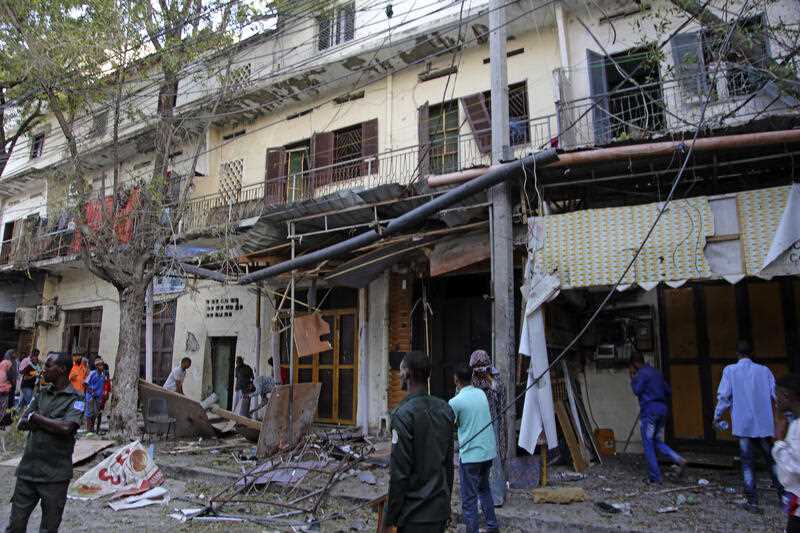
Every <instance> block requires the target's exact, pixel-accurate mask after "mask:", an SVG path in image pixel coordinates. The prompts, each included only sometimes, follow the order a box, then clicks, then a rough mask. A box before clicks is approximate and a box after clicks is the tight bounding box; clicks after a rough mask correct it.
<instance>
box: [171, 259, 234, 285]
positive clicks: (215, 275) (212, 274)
mask: <svg viewBox="0 0 800 533" xmlns="http://www.w3.org/2000/svg"><path fill="white" fill-rule="evenodd" d="M181 268H182V269H183V270H184V272H186V273H188V274H194V275H195V276H198V277H201V278H208V279H212V280H214V281H219V282H220V283H225V281H226V278H225V274H223V273H222V272H218V271H216V270H209V269H207V268H203V267H199V266H194V265H188V264H186V263H181Z"/></svg>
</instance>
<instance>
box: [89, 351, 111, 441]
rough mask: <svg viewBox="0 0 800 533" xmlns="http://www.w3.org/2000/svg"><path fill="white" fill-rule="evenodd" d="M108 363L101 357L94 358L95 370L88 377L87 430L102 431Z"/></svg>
mask: <svg viewBox="0 0 800 533" xmlns="http://www.w3.org/2000/svg"><path fill="white" fill-rule="evenodd" d="M105 367H106V364H105V362H104V361H103V359H101V358H100V357H98V358H96V359H95V360H94V370H92V371H91V372H90V373H89V376H88V377H87V378H86V388H85V389H84V396H85V399H86V413H85V415H86V430H87V431H94V432H95V433H100V424H101V422H102V418H103V393H104V391H105V386H106V379H107V378H106V374H105Z"/></svg>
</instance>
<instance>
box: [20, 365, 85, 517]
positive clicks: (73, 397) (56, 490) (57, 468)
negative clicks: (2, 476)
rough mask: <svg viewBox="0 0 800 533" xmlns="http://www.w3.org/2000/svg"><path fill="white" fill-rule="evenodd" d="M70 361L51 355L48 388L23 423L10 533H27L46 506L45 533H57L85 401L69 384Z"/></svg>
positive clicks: (46, 375) (27, 411)
mask: <svg viewBox="0 0 800 533" xmlns="http://www.w3.org/2000/svg"><path fill="white" fill-rule="evenodd" d="M71 367H72V361H71V359H70V356H69V355H67V354H51V355H50V356H49V357H48V358H47V361H46V362H45V365H44V371H43V377H44V379H45V381H46V382H47V385H43V386H41V387H40V388H39V392H38V393H37V394H36V395H35V396H34V397H33V400H32V401H31V403H30V405H28V408H27V409H25V412H24V413H23V414H22V417H21V418H20V421H19V424H18V426H17V427H18V428H19V429H20V430H22V431H28V438H27V441H26V442H25V451H24V453H23V455H22V459H21V460H20V463H19V466H18V467H17V473H16V475H17V484H16V486H15V487H14V495H13V496H12V498H11V515H10V516H9V519H8V527H7V528H6V533H25V530H26V529H27V526H28V518H29V517H30V515H31V513H32V512H33V509H34V508H35V507H36V504H37V503H38V502H39V501H40V500H41V502H42V521H41V524H40V526H39V531H41V532H55V531H58V528H59V526H60V525H61V515H62V514H63V512H64V504H65V503H66V501H67V487H68V486H69V482H70V480H71V479H72V452H73V449H74V447H75V432H76V431H77V430H78V427H79V426H80V422H81V418H82V417H83V409H84V405H83V398H82V397H81V395H80V394H78V392H77V391H75V389H74V388H73V387H72V386H71V385H70V382H69V372H70V369H71Z"/></svg>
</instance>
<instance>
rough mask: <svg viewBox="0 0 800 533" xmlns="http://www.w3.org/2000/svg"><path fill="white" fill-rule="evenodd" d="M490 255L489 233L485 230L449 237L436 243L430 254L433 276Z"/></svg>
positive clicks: (459, 268)
mask: <svg viewBox="0 0 800 533" xmlns="http://www.w3.org/2000/svg"><path fill="white" fill-rule="evenodd" d="M489 257H491V250H490V248H489V234H488V233H486V232H485V231H478V232H474V233H470V234H467V235H463V236H457V237H451V238H448V239H446V240H443V241H440V242H438V243H436V244H435V245H434V246H433V249H432V250H431V253H430V255H429V256H428V261H429V262H430V269H431V277H436V276H441V275H442V274H447V273H449V272H455V271H456V270H461V269H462V268H465V267H468V266H470V265H474V264H475V263H480V262H481V261H484V260H486V259H489Z"/></svg>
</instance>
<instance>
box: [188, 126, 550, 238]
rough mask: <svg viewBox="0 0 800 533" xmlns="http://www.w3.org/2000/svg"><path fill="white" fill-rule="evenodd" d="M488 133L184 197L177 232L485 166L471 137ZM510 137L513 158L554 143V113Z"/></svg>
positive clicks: (486, 161) (517, 128)
mask: <svg viewBox="0 0 800 533" xmlns="http://www.w3.org/2000/svg"><path fill="white" fill-rule="evenodd" d="M489 134H490V132H489V131H488V130H487V131H480V132H478V133H477V134H476V133H473V132H469V133H465V134H462V135H458V136H457V137H456V136H453V137H451V138H448V139H447V140H444V139H443V140H441V141H437V140H436V139H433V140H432V142H431V143H430V145H425V146H422V147H421V146H417V145H415V146H409V147H406V148H401V149H396V150H391V151H387V152H383V153H380V154H377V155H375V156H371V157H362V158H355V159H349V160H346V161H341V162H338V163H334V164H332V165H327V166H324V167H316V168H311V169H308V170H305V171H303V172H296V173H293V174H291V175H289V176H286V177H280V178H276V179H270V180H265V181H260V182H259V183H255V184H252V185H247V186H244V187H242V188H241V191H240V192H239V194H238V196H237V197H235V198H233V199H232V198H231V197H230V195H229V194H226V195H223V194H221V193H214V194H209V195H205V196H201V197H197V198H194V199H192V200H190V203H189V205H188V206H187V209H186V212H185V214H184V216H183V218H182V221H181V230H182V232H183V233H190V232H194V231H200V230H205V229H209V228H213V227H215V226H220V225H224V224H230V223H235V222H238V221H240V220H242V219H246V218H249V217H255V216H258V215H259V214H261V213H262V212H263V211H264V210H265V209H266V208H267V207H274V206H276V205H285V204H291V203H293V202H298V201H302V200H308V199H311V198H319V197H322V196H325V195H327V194H331V193H334V192H337V191H341V190H351V189H367V188H372V187H377V186H380V185H387V184H400V185H408V184H410V183H412V182H413V181H414V180H415V179H418V178H419V176H420V174H424V173H425V169H426V168H427V169H432V170H434V171H436V173H445V172H455V171H458V170H461V169H465V168H472V167H478V166H488V165H489V164H490V163H491V154H489V153H485V152H482V151H481V150H480V149H479V143H478V142H477V138H478V137H480V136H486V135H489ZM511 138H512V142H515V143H516V145H515V146H514V147H513V151H514V154H515V156H517V157H519V156H522V155H525V154H526V153H528V152H531V151H533V150H538V149H539V148H540V147H541V146H545V145H550V144H553V143H556V142H557V141H556V117H555V115H546V116H543V117H537V118H534V119H530V120H527V121H516V122H515V123H514V124H513V125H512V128H511ZM445 149H446V150H445ZM445 152H446V153H445ZM437 158H439V160H437ZM427 173H430V170H429V171H428V172H427Z"/></svg>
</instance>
